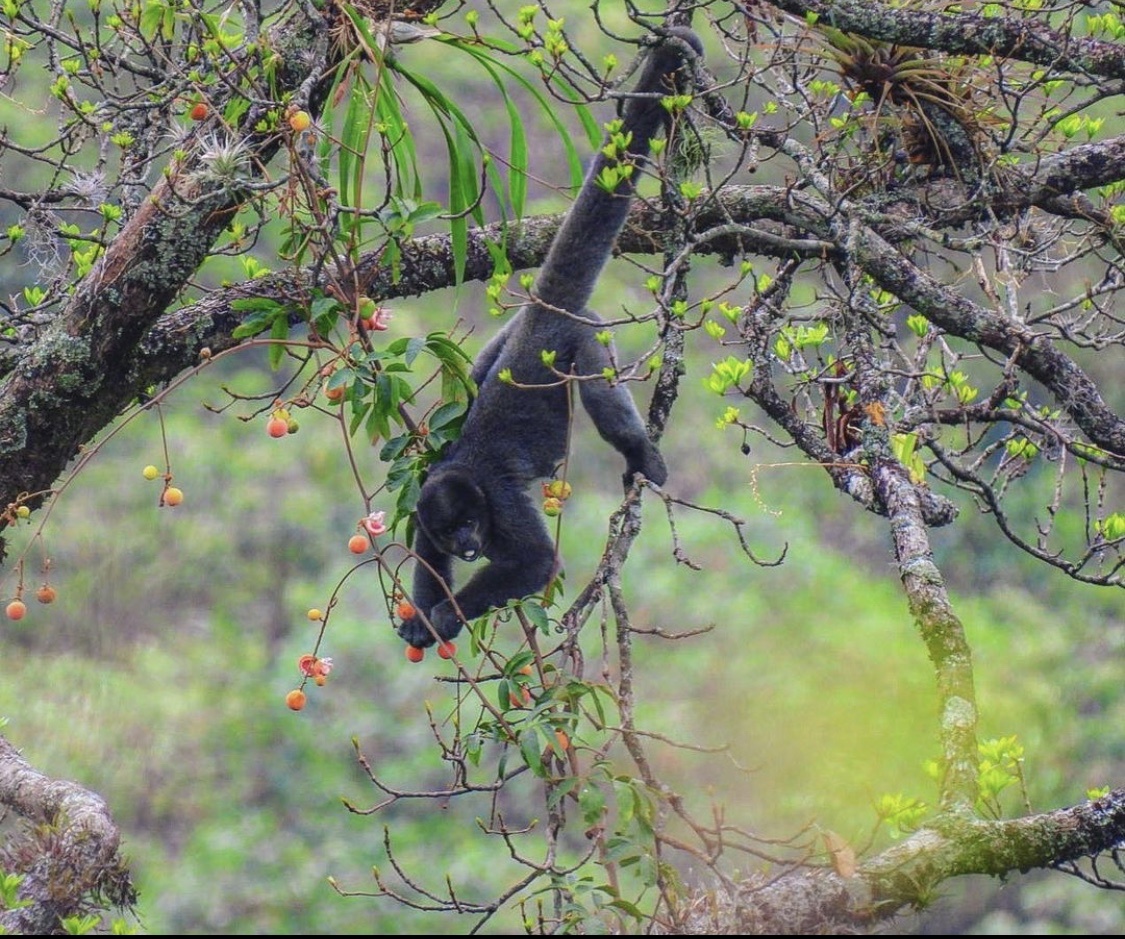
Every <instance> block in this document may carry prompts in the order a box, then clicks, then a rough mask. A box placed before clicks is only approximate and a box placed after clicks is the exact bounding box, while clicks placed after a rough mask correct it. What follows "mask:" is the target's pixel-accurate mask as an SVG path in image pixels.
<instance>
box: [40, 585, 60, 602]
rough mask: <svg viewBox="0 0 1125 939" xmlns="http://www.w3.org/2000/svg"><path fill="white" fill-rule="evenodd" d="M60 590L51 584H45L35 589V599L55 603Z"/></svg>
mask: <svg viewBox="0 0 1125 939" xmlns="http://www.w3.org/2000/svg"><path fill="white" fill-rule="evenodd" d="M58 595H59V594H58V591H57V590H55V588H54V587H52V586H51V585H50V584H44V585H43V586H42V587H40V588H39V589H38V590H36V591H35V599H36V600H38V601H39V602H40V603H54V602H55V598H56V597H58Z"/></svg>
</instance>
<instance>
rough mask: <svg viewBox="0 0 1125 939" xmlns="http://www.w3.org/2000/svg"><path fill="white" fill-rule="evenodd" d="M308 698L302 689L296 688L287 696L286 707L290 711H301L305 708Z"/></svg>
mask: <svg viewBox="0 0 1125 939" xmlns="http://www.w3.org/2000/svg"><path fill="white" fill-rule="evenodd" d="M307 700H308V698H307V697H306V696H305V693H304V692H303V691H302V690H301V689H300V688H294V689H293V690H292V691H290V692H289V694H287V695H286V696H285V705H286V707H288V708H289V710H290V711H299V710H301V708H303V707H304V706H305V702H306V701H307Z"/></svg>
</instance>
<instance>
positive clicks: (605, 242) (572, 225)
mask: <svg viewBox="0 0 1125 939" xmlns="http://www.w3.org/2000/svg"><path fill="white" fill-rule="evenodd" d="M692 53H694V55H695V56H697V57H698V56H701V55H702V54H703V44H702V43H701V42H700V41H699V37H698V36H696V34H695V33H693V32H692V31H691V30H690V29H687V28H685V27H672V28H670V29H668V30H667V33H666V35H665V36H664V37H662V38H661V40H660V41H659V42H658V43H657V44H656V45H655V46H653V47H652V49H651V50H650V52H649V54H648V58H647V61H646V62H645V65H644V69H643V71H642V72H641V77H640V79H639V80H638V82H637V86H636V88H635V89H634V91H633V95H634V97H630V98H629V99H628V100H627V101H626V103H625V108H624V114H623V115H622V127H621V129H620V130H619V131H618V133H617V134H614V135H611V136H610V137H609V138H607V140H606V143H607V144H611V143H612V141H613V140H614V138H617V139H624V140H625V141H627V145H626V147H625V153H624V154H622V153H620V152H616V151H613V152H612V153H609V154H607V152H606V150H607V148H606V147H603V148H602V149H600V150H599V151H598V153H597V156H596V157H595V159H594V162H593V164H592V165H591V166H590V169H589V171H588V172H587V173H586V178H585V180H584V181H583V183H582V188H581V190H579V193H578V196H577V198H576V199H575V200H574V204H573V205H572V206H571V208H570V212H569V213H568V214H567V216H566V218H565V219H564V220H563V223H562V226H561V227H560V228H559V231H558V234H556V235H555V240H554V242H553V243H552V245H551V250H550V251H549V252H548V254H547V259H546V260H545V261H544V263H543V266H542V268H541V269H540V272H539V278H538V280H537V281H536V286H535V295H536V296H537V297H538V298H539V299H540V300H541V301H542V302H543V303H545V304H548V305H550V306H554V307H559V308H562V309H566V310H570V311H572V312H575V313H579V312H581V311H582V310H584V309H585V307H586V304H587V303H588V302H589V299H590V295H591V294H592V292H593V289H594V284H595V283H596V282H597V279H598V276H599V275H600V274H601V270H602V268H603V267H604V266H605V263H606V261H607V260H608V259H609V256H610V254H611V252H612V251H613V243H614V242H615V241H616V240H617V236H618V235H619V234H620V233H621V229H622V227H623V226H624V225H625V219H626V217H627V216H628V214H629V205H630V203H631V202H632V196H633V193H634V191H635V190H636V182H637V176H638V175H639V171H640V168H641V166H642V165H643V164H644V162H645V160H646V159H647V157H648V152H649V145H650V144H651V142H652V139H653V138H654V137H655V136H656V135H657V133H659V132H660V130H661V129H662V128H664V127H666V126H667V124H668V122H669V120H670V118H669V112H668V110H667V109H666V108H665V107H664V105H663V104H662V103H661V98H662V97H663V96H664V95H668V94H672V93H674V92H675V91H676V89H677V87H683V86H686V85H687V81H688V80H687V79H686V78H680V79H679V81H677V75H676V73H677V72H679V71H680V69H681V68H682V67H683V65H684V63H685V61H686V60H687V58H688V56H690V55H691V54H692ZM610 149H611V150H612V149H613V148H610ZM626 167H629V168H631V172H630V171H629V170H627V169H625V168H626ZM623 170H624V171H623Z"/></svg>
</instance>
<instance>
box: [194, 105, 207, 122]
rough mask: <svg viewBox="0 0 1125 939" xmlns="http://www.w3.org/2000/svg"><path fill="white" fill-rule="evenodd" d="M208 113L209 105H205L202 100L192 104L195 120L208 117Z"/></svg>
mask: <svg viewBox="0 0 1125 939" xmlns="http://www.w3.org/2000/svg"><path fill="white" fill-rule="evenodd" d="M208 113H209V112H208V110H207V105H205V104H204V103H203V102H202V101H197V102H196V103H195V104H194V105H193V106H192V109H191V119H192V120H193V121H202V120H204V119H205V118H206V117H207V114H208Z"/></svg>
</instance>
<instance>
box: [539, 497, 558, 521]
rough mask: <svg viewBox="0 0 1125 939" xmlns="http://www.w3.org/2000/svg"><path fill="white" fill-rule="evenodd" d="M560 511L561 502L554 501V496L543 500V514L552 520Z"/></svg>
mask: <svg viewBox="0 0 1125 939" xmlns="http://www.w3.org/2000/svg"><path fill="white" fill-rule="evenodd" d="M561 511H562V500H561V499H556V498H555V497H554V496H548V497H547V498H546V499H544V500H543V513H544V514H545V515H549V516H551V517H552V518H554V517H555V516H556V515H558V514H559V513H560V512H561Z"/></svg>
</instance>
